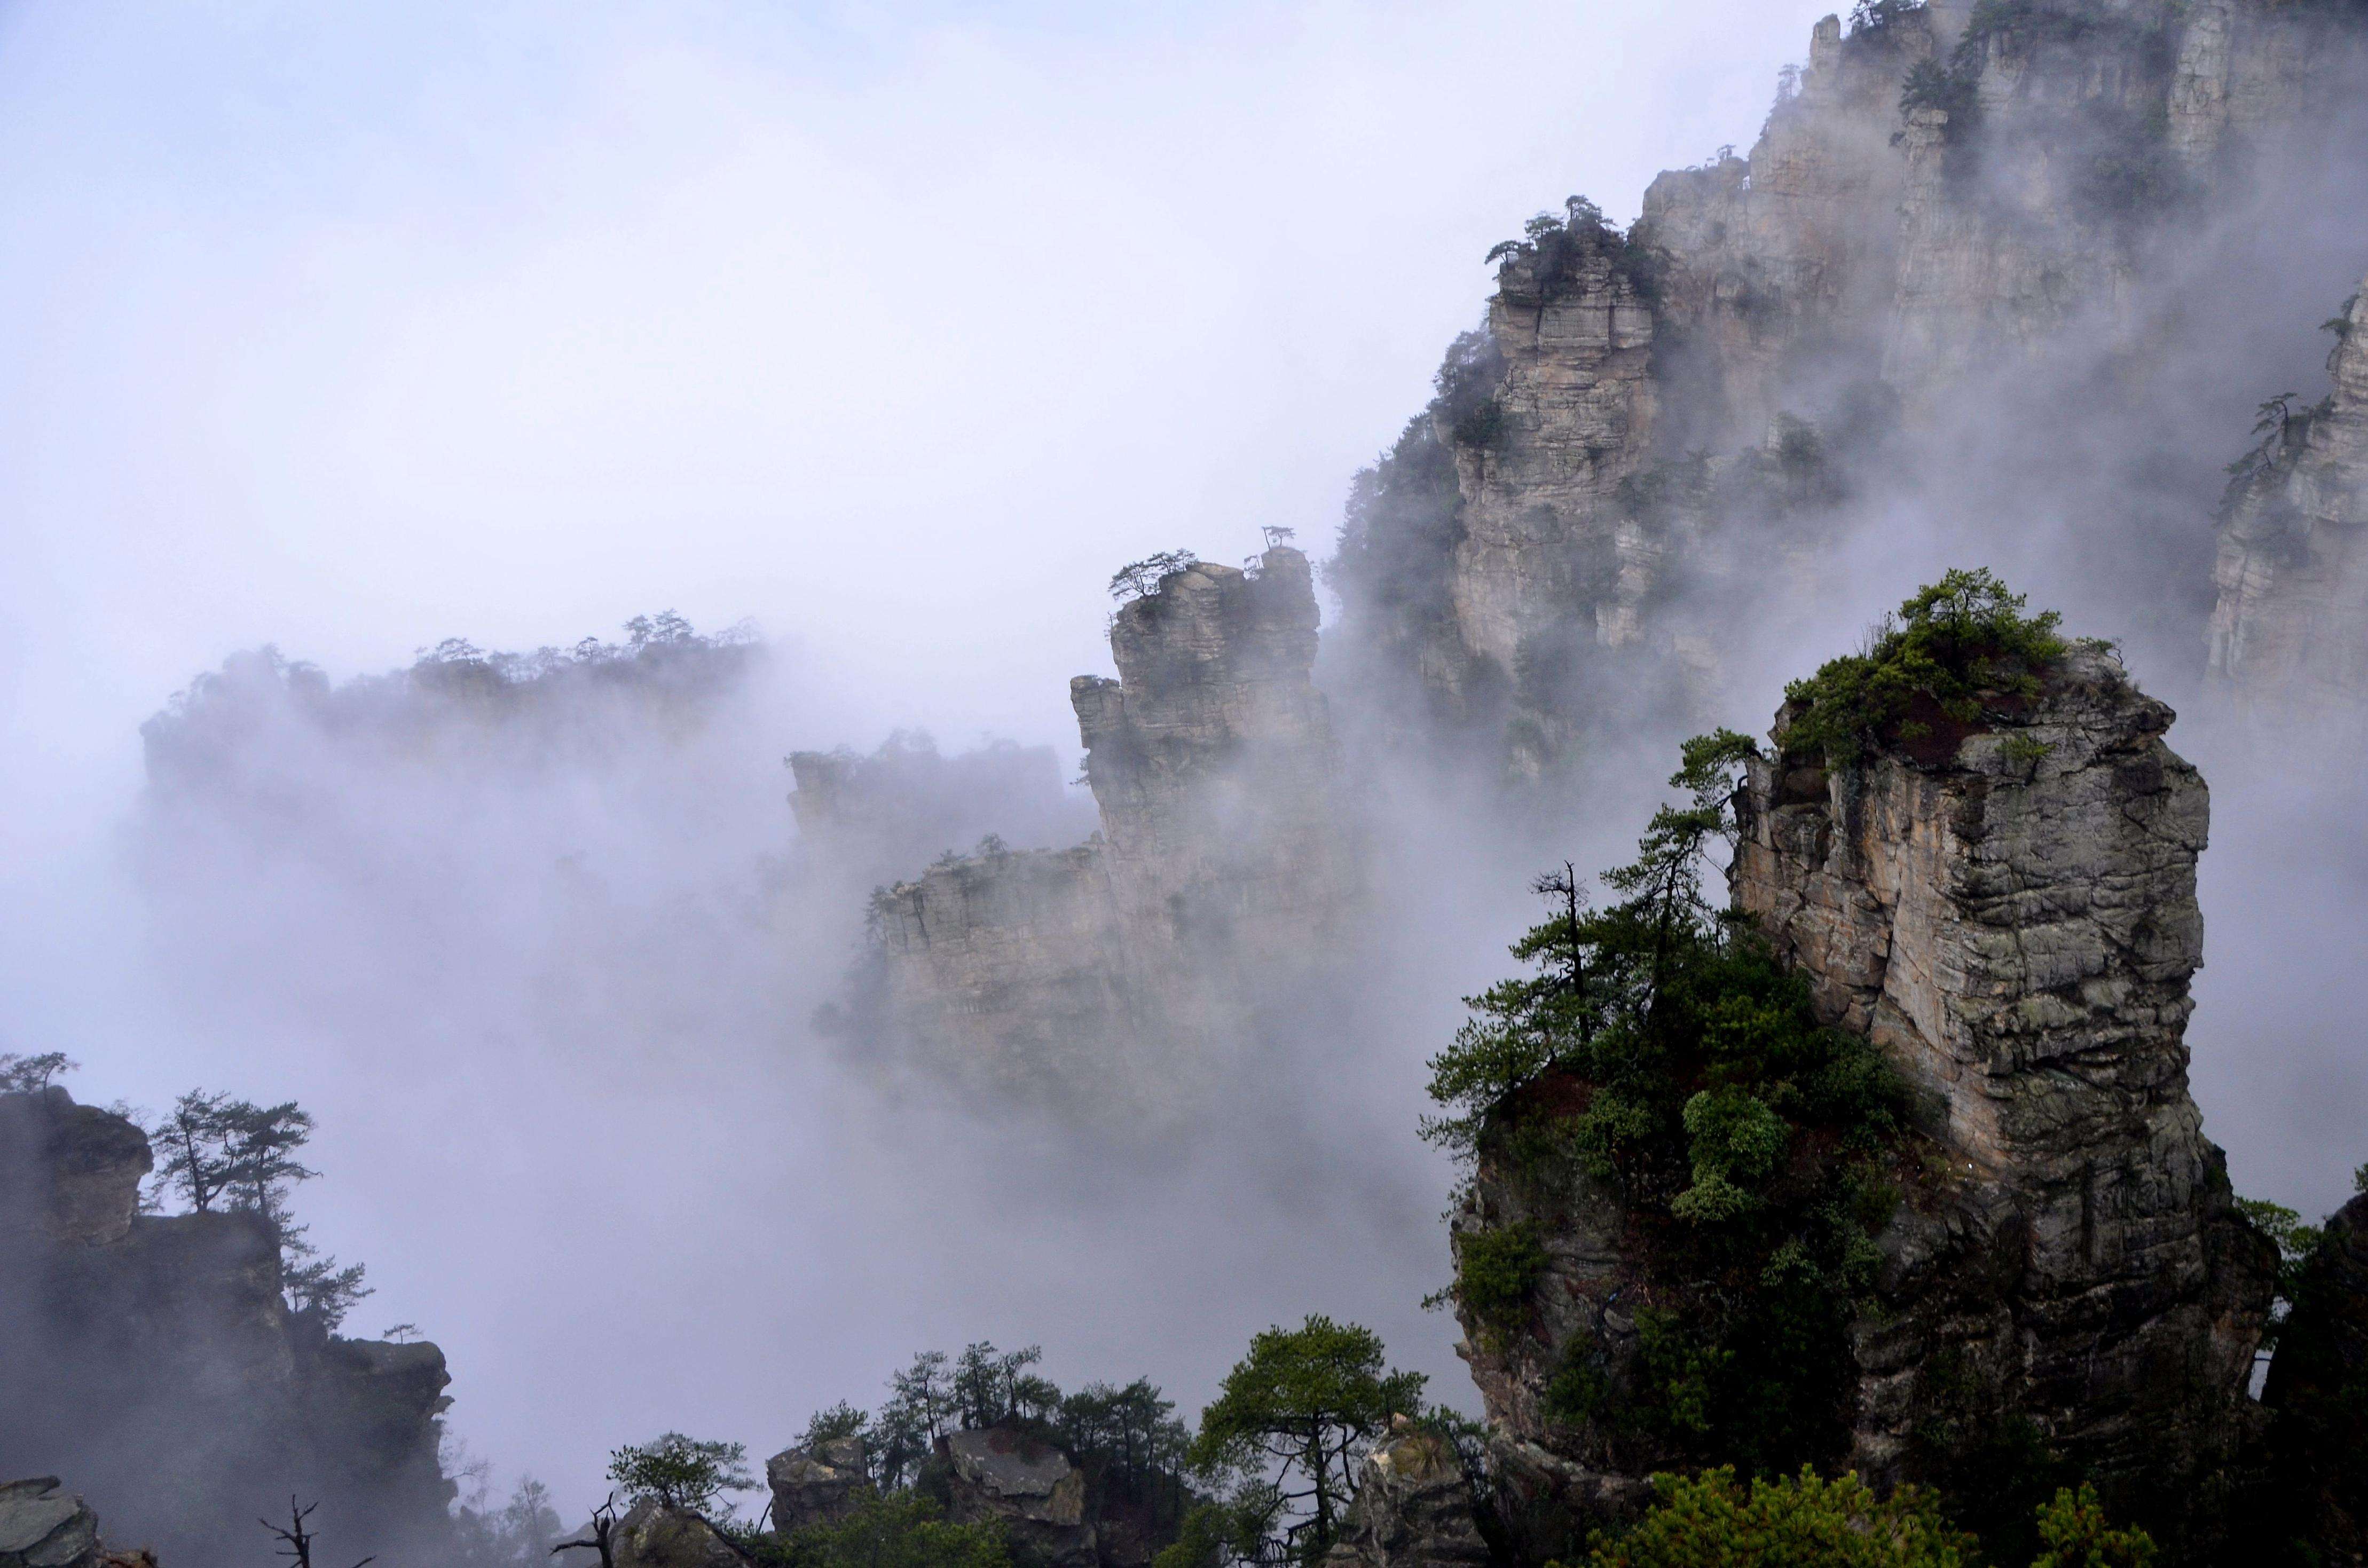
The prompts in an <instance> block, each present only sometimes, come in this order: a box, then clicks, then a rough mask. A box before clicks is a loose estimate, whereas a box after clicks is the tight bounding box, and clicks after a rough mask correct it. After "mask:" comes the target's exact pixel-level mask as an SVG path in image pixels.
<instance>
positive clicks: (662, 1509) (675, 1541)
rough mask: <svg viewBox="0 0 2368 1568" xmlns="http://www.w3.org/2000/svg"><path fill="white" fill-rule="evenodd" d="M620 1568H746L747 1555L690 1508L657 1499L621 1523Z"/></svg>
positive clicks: (635, 1507)
mask: <svg viewBox="0 0 2368 1568" xmlns="http://www.w3.org/2000/svg"><path fill="white" fill-rule="evenodd" d="M615 1551H616V1555H617V1568H746V1563H747V1562H748V1557H747V1554H746V1552H744V1551H741V1550H740V1549H739V1548H738V1547H736V1546H734V1545H733V1544H732V1543H731V1542H730V1541H728V1540H724V1539H723V1536H722V1535H721V1534H720V1533H718V1532H717V1530H716V1528H715V1527H714V1526H713V1525H712V1524H710V1523H708V1522H707V1520H705V1519H704V1518H701V1517H700V1516H699V1515H697V1514H694V1513H692V1512H691V1511H690V1510H689V1509H688V1508H669V1507H667V1506H665V1505H664V1504H662V1503H659V1502H657V1501H656V1500H655V1499H649V1500H645V1501H643V1502H640V1503H636V1504H634V1505H633V1506H632V1509H631V1510H630V1511H628V1512H627V1513H626V1515H625V1517H623V1518H621V1519H619V1520H618V1521H617V1533H616V1538H615Z"/></svg>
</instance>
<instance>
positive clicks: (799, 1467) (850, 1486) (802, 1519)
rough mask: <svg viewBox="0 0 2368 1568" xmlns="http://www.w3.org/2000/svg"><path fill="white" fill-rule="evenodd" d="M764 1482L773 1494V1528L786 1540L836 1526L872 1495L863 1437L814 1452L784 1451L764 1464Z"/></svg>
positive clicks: (841, 1439) (824, 1445) (839, 1440)
mask: <svg viewBox="0 0 2368 1568" xmlns="http://www.w3.org/2000/svg"><path fill="white" fill-rule="evenodd" d="M765 1482H766V1484H767V1485H768V1486H770V1487H771V1488H772V1490H773V1528H775V1529H777V1530H779V1531H780V1532H781V1533H782V1534H783V1535H787V1534H789V1533H790V1532H791V1530H797V1529H803V1528H806V1527H807V1526H808V1525H828V1524H836V1523H837V1522H838V1521H839V1520H841V1519H843V1518H846V1517H848V1515H849V1514H852V1513H854V1512H855V1511H856V1510H857V1509H858V1508H860V1507H861V1506H863V1504H864V1501H865V1499H867V1498H869V1497H870V1496H871V1466H870V1465H869V1464H868V1463H867V1462H866V1456H865V1454H864V1451H863V1439H861V1438H860V1437H839V1438H836V1439H834V1440H833V1441H831V1442H827V1443H822V1444H818V1445H816V1446H815V1447H814V1449H812V1450H808V1449H783V1450H782V1451H781V1452H780V1453H778V1454H775V1455H774V1456H773V1457H772V1458H771V1459H768V1460H766V1461H765Z"/></svg>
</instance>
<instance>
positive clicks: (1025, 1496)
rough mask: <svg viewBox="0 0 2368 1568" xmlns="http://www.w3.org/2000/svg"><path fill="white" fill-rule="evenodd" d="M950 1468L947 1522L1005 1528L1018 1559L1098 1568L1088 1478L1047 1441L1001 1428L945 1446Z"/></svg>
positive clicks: (963, 1435)
mask: <svg viewBox="0 0 2368 1568" xmlns="http://www.w3.org/2000/svg"><path fill="white" fill-rule="evenodd" d="M938 1454H939V1457H940V1458H941V1459H943V1460H945V1461H946V1468H947V1476H946V1486H947V1506H946V1515H947V1517H949V1518H951V1519H952V1520H953V1521H954V1523H956V1524H974V1523H976V1522H978V1521H980V1520H982V1519H993V1520H996V1521H998V1522H999V1523H1001V1524H1002V1526H1003V1527H1004V1529H1005V1530H1006V1532H1007V1533H1008V1536H1009V1538H1010V1540H1011V1544H1012V1547H1013V1549H1014V1551H1015V1554H1016V1555H1019V1556H1020V1557H1022V1558H1025V1559H1032V1560H1034V1561H1037V1562H1043V1563H1046V1564H1049V1565H1051V1568H1091V1565H1092V1564H1093V1563H1094V1562H1096V1560H1097V1551H1096V1541H1095V1537H1094V1527H1093V1526H1092V1525H1090V1524H1087V1522H1086V1477H1085V1472H1084V1471H1080V1470H1079V1469H1078V1468H1077V1467H1076V1465H1074V1464H1071V1463H1070V1462H1069V1456H1068V1455H1066V1454H1064V1453H1063V1452H1062V1451H1061V1450H1060V1449H1057V1448H1054V1447H1053V1445H1052V1444H1050V1443H1047V1442H1044V1441H1043V1440H1042V1439H1041V1438H1036V1437H1029V1436H1027V1435H1026V1434H1025V1433H1021V1432H1013V1431H1010V1430H1008V1429H1007V1428H1004V1427H1000V1426H990V1427H987V1428H985V1430H982V1431H973V1432H956V1433H954V1434H952V1435H951V1436H950V1437H940V1438H939V1439H938Z"/></svg>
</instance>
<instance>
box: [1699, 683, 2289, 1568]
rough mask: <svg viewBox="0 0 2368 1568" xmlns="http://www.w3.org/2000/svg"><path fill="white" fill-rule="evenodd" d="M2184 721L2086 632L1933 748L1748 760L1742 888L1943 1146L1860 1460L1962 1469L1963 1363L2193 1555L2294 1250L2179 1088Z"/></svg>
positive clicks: (1872, 1464)
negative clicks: (1942, 1438) (2249, 1200)
mask: <svg viewBox="0 0 2368 1568" xmlns="http://www.w3.org/2000/svg"><path fill="white" fill-rule="evenodd" d="M2170 722H2171V712H2170V710H2169V708H2167V707H2166V706H2164V705H2163V704H2162V703H2160V702H2157V701H2156V700H2154V699H2151V698H2148V697H2146V696H2145V695H2144V694H2143V693H2141V692H2139V691H2138V690H2137V688H2136V687H2135V686H2133V685H2132V684H2131V683H2130V681H2129V679H2128V676H2126V675H2125V674H2124V672H2123V669H2122V667H2121V665H2120V663H2119V661H2118V660H2116V659H2115V658H2114V657H2113V656H2112V654H2110V653H2105V652H2102V651H2100V650H2097V649H2093V648H2087V647H2083V648H2078V649H2076V650H2074V651H2073V652H2072V653H2070V654H2068V655H2067V656H2066V659H2065V660H2064V661H2063V663H2062V665H2061V667H2060V669H2058V670H2057V671H2056V672H2055V673H2053V674H2051V676H2049V678H2048V680H2047V684H2046V689H2045V692H2044V696H2043V697H2042V698H2041V699H2039V700H2038V701H2037V702H2036V703H2035V704H2033V705H2032V706H2031V707H2029V708H2028V710H2023V711H2020V712H2012V713H2003V712H2002V713H1998V714H1996V715H1995V716H1994V718H1993V720H1992V722H1990V723H1989V724H1987V725H1984V726H1981V727H1978V728H1976V729H1975V732H1974V733H1966V734H1964V735H1962V736H1957V735H1952V734H1949V733H1945V732H1944V733H1941V734H1940V735H1936V736H1934V737H1932V738H1931V739H1930V740H1928V741H1926V742H1921V743H1918V744H1917V746H1916V752H1917V755H1909V754H1908V753H1907V752H1906V751H1903V750H1900V749H1897V748H1894V749H1891V750H1888V751H1884V752H1882V753H1879V754H1877V755H1875V756H1872V757H1870V758H1869V759H1867V760H1866V761H1865V762H1864V763H1862V764H1861V765H1860V766H1858V767H1850V768H1845V769H1841V770H1839V771H1835V772H1832V773H1824V772H1823V771H1822V770H1820V769H1816V768H1814V767H1804V766H1801V765H1800V764H1799V762H1798V760H1797V759H1792V758H1784V757H1779V758H1777V759H1775V760H1772V761H1769V762H1763V763H1760V764H1758V765H1755V766H1754V767H1753V768H1752V770H1751V774H1750V778H1749V782H1748V786H1747V788H1746V790H1745V793H1744V797H1743V799H1742V801H1741V802H1739V804H1740V807H1741V814H1742V819H1743V822H1744V824H1745V837H1744V841H1743V843H1742V845H1741V846H1740V847H1739V849H1738V852H1737V855H1736V862H1735V868H1734V871H1733V882H1734V891H1735V900H1736V906H1737V907H1738V908H1739V909H1742V910H1744V911H1746V912H1748V914H1750V915H1753V916H1755V917H1756V918H1757V920H1758V921H1759V924H1760V926H1762V928H1763V929H1765V930H1766V931H1767V932H1768V934H1769V935H1770V937H1772V938H1773V939H1774V941H1775V943H1776V945H1777V949H1778V951H1779V952H1780V954H1781V955H1782V957H1783V958H1784V959H1785V960H1787V961H1788V962H1789V963H1791V964H1792V965H1793V966H1795V967H1797V969H1798V970H1799V971H1801V972H1802V973H1803V974H1804V975H1805V976H1806V977H1807V978H1808V981H1809V984H1810V987H1811V991H1812V994H1813V995H1814V997H1815V999H1816V1006H1817V1008H1818V1011H1819V1012H1820V1013H1821V1014H1822V1015H1823V1016H1824V1017H1827V1019H1829V1020H1830V1021H1832V1022H1834V1023H1837V1024H1839V1026H1840V1027H1842V1028H1848V1029H1851V1030H1854V1031H1857V1032H1860V1033H1863V1034H1865V1035H1867V1036H1869V1037H1870V1038H1871V1039H1873V1040H1874V1041H1875V1043H1876V1044H1878V1045H1880V1046H1881V1047H1882V1048H1883V1050H1884V1054H1885V1055H1886V1056H1888V1057H1889V1058H1890V1059H1891V1061H1892V1062H1895V1063H1896V1065H1897V1066H1898V1067H1899V1068H1900V1069H1901V1070H1902V1072H1903V1073H1904V1074H1906V1076H1907V1079H1908V1081H1909V1083H1910V1084H1911V1085H1914V1086H1915V1087H1916V1088H1917V1089H1918V1090H1919V1091H1921V1092H1922V1094H1923V1095H1924V1096H1926V1099H1927V1103H1928V1105H1929V1106H1930V1121H1929V1125H1928V1126H1927V1128H1926V1131H1928V1132H1929V1133H1930V1136H1931V1137H1932V1139H1933V1140H1934V1142H1935V1143H1936V1145H1937V1150H1938V1161H1939V1168H1938V1170H1936V1171H1935V1173H1934V1176H1933V1179H1932V1181H1931V1183H1930V1189H1929V1190H1927V1191H1925V1192H1922V1193H1919V1194H1918V1195H1916V1197H1915V1198H1914V1199H1913V1200H1912V1201H1911V1202H1910V1203H1909V1204H1908V1205H1907V1207H1906V1208H1905V1209H1904V1210H1903V1211H1902V1212H1901V1214H1900V1215H1899V1217H1898V1218H1897V1219H1896V1220H1895V1221H1894V1222H1893V1224H1892V1226H1891V1228H1890V1230H1889V1231H1888V1232H1887V1233H1886V1234H1885V1235H1884V1237H1883V1238H1882V1244H1883V1247H1884V1254H1885V1258H1886V1261H1885V1265H1884V1278H1883V1282H1882V1296H1883V1301H1884V1308H1885V1311H1884V1312H1881V1313H1877V1314H1873V1315H1870V1316H1869V1317H1868V1318H1867V1319H1866V1320H1865V1321H1864V1322H1862V1323H1861V1325H1860V1327H1859V1328H1858V1330H1857V1331H1856V1334H1855V1346H1854V1351H1855V1356H1856V1359H1857V1362H1858V1368H1859V1386H1858V1394H1857V1414H1856V1418H1855V1424H1854V1431H1853V1456H1852V1457H1853V1459H1854V1461H1855V1462H1856V1463H1857V1464H1858V1466H1859V1467H1860V1468H1861V1471H1865V1472H1867V1473H1868V1474H1870V1475H1872V1476H1876V1477H1881V1478H1884V1479H1893V1478H1897V1477H1899V1476H1902V1475H1903V1474H1915V1473H1918V1472H1919V1471H1927V1472H1929V1471H1932V1470H1934V1469H1935V1468H1940V1469H1942V1470H1945V1467H1946V1466H1947V1464H1948V1463H1949V1462H1950V1456H1948V1455H1946V1454H1930V1453H1919V1451H1918V1432H1919V1429H1920V1427H1921V1426H1922V1425H1923V1424H1925V1423H1929V1422H1930V1421H1932V1420H1933V1419H1934V1417H1935V1415H1937V1414H1941V1413H1943V1412H1945V1411H1946V1409H1947V1408H1948V1405H1947V1403H1946V1402H1949V1401H1956V1402H1958V1403H1963V1402H1964V1398H1965V1394H1964V1392H1963V1390H1964V1387H1965V1386H1966V1385H1968V1384H1970V1386H1972V1387H1973V1388H1975V1389H1977V1390H1978V1391H1979V1393H1978V1396H1977V1397H1978V1400H1979V1402H1980V1403H1982V1404H1983V1405H1984V1408H1985V1410H1986V1412H1987V1414H1989V1415H1993V1416H2002V1417H2013V1418H2020V1419H2021V1420H2024V1421H2028V1422H2030V1423H2032V1426H2035V1427H2036V1429H2037V1431H2038V1432H2039V1433H2040V1434H2041V1435H2042V1436H2043V1437H2044V1440H2045V1441H2046V1443H2047V1444H2049V1445H2050V1446H2051V1447H2052V1448H2054V1449H2055V1450H2057V1451H2058V1452H2060V1453H2061V1454H2063V1455H2064V1456H2065V1457H2066V1459H2068V1460H2071V1461H2072V1462H2073V1463H2075V1464H2077V1465H2079V1466H2081V1467H2082V1468H2084V1469H2086V1470H2088V1471H2090V1472H2092V1473H2093V1474H2095V1476H2096V1477H2097V1478H2098V1480H2099V1481H2100V1484H2101V1485H2103V1486H2104V1487H2105V1488H2106V1489H2107V1490H2108V1491H2109V1492H2112V1493H2114V1494H2117V1495H2119V1496H2120V1497H2122V1498H2123V1499H2124V1500H2125V1506H2130V1507H2132V1508H2133V1509H2135V1510H2136V1511H2138V1512H2141V1513H2143V1514H2145V1515H2146V1516H2147V1517H2152V1518H2156V1519H2158V1520H2164V1521H2166V1522H2167V1525H2168V1528H2169V1529H2170V1530H2171V1531H2172V1532H2173V1534H2174V1536H2175V1538H2180V1539H2183V1540H2185V1541H2186V1542H2187V1543H2188V1549H2189V1550H2191V1551H2193V1550H2200V1549H2201V1548H2202V1547H2203V1546H2205V1545H2208V1544H2209V1542H2210V1540H2211V1539H2212V1536H2213V1532H2214V1529H2215V1528H2218V1527H2217V1523H2216V1522H2215V1521H2216V1518H2217V1516H2216V1515H2215V1512H2214V1511H2215V1510H2218V1509H2225V1508H2226V1506H2228V1504H2229V1501H2230V1496H2231V1492H2230V1489H2231V1486H2232V1484H2233V1481H2234V1477H2235V1475H2236V1471H2237V1460H2238V1459H2239V1456H2240V1453H2241V1451H2242V1450H2243V1449H2244V1447H2245V1445H2246V1444H2247V1443H2248V1440H2249V1439H2250V1438H2252V1437H2254V1436H2255V1435H2256V1434H2257V1433H2258V1430H2259V1425H2258V1420H2257V1411H2256V1408H2255V1407H2254V1406H2253V1405H2252V1403H2251V1402H2250V1401H2249V1399H2248V1397H2247V1394H2246V1384H2247V1381H2248V1378H2249V1377H2250V1375H2251V1370H2252V1363H2253V1352H2254V1349H2255V1347H2256V1346H2257V1345H2258V1344H2259V1343H2260V1334H2261V1328H2262V1325H2263V1323H2264V1322H2265V1320H2266V1316H2267V1313H2268V1309H2269V1304H2270V1297H2271V1291H2272V1290H2273V1288H2274V1283H2275V1278H2276V1267H2275V1266H2276V1258H2275V1254H2274V1250H2273V1249H2272V1248H2271V1246H2270V1244H2269V1243H2268V1242H2267V1240H2266V1239H2265V1238H2263V1237H2262V1236H2260V1234H2259V1233H2257V1232H2255V1231H2254V1230H2253V1228H2252V1227H2251V1225H2250V1224H2249V1223H2248V1221H2245V1220H2244V1218H2243V1217H2242V1216H2241V1215H2240V1214H2239V1213H2238V1212H2237V1209H2236V1208H2235V1205H2234V1200H2233V1198H2232V1196H2231V1194H2230V1191H2229V1187H2228V1179H2227V1175H2226V1168H2225V1163H2224V1161H2223V1158H2222V1156H2221V1153H2220V1151H2219V1150H2218V1148H2216V1147H2215V1146H2214V1145H2213V1144H2212V1143H2211V1142H2209V1141H2207V1140H2206V1139H2205V1138H2204V1136H2203V1119H2202V1116H2201V1114H2200V1113H2199V1112H2198V1111H2197V1109H2196V1107H2195V1102H2194V1100H2193V1099H2192V1097H2191V1096H2190V1095H2189V1093H2188V1084H2187V1047H2186V1043H2185V1040H2184V1038H2183V1036H2184V1031H2185V1028H2186V1024H2187V1018H2188V1015H2189V1013H2190V1012H2191V1011H2192V1002H2191V1001H2190V1000H2189V996H2188V984H2189V982H2190V980H2191V979H2192V976H2193V974H2194V972H2195V971H2196V970H2197V969H2198V968H2199V967H2200V966H2201V965H2202V962H2203V918H2202V915H2201V914H2200V913H2199V911H2198V909H2197V906H2196V902H2195V869H2196V860H2197V857H2198V856H2199V855H2200V853H2201V852H2202V850H2203V844H2204V836H2205V829H2206V825H2207V822H2208V817H2209V804H2208V797H2207V794H2206V791H2205V790H2204V786H2203V779H2202V778H2200V777H2199V776H2198V775H2197V773H2196V772H2195V770H2194V768H2193V767H2190V766H2189V765H2188V764H2187V763H2186V762H2185V761H2183V760H2181V759H2180V756H2178V755H2177V754H2176V753H2174V752H2173V751H2171V749H2170V748H2169V746H2168V745H2167V744H2165V743H2164V741H2163V738H2162V737H2163V733H2164V732H2165V731H2166V730H2167V729H2168V728H2169V725H2170ZM1779 727H1780V730H1781V727H1782V725H1781V721H1780V726H1779ZM1942 1173H1945V1174H1942ZM1944 1380H1945V1381H1949V1382H1950V1383H1951V1385H1952V1386H1951V1387H1950V1388H1948V1389H1946V1390H1944V1389H1943V1387H1942V1386H1941V1385H1942V1383H1943V1381H1944Z"/></svg>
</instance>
